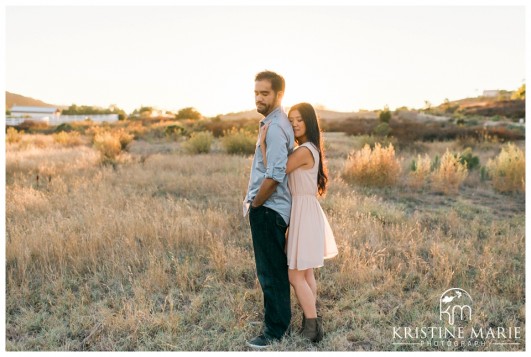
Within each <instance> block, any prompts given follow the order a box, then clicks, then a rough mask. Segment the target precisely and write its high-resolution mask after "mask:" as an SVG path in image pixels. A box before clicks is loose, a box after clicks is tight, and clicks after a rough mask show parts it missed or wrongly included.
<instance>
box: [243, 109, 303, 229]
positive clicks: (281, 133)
mask: <svg viewBox="0 0 531 357" xmlns="http://www.w3.org/2000/svg"><path fill="white" fill-rule="evenodd" d="M265 124H269V128H268V129H267V136H266V144H267V147H266V158H267V167H265V166H264V159H263V156H262V150H261V149H260V131H259V132H258V140H257V142H256V149H255V152H254V158H253V166H252V168H251V177H250V178H249V186H248V188H247V195H246V196H245V199H244V201H243V215H244V216H245V215H247V213H248V210H249V206H250V204H251V202H252V201H253V199H254V197H255V196H256V195H257V193H258V190H259V189H260V185H261V184H262V181H263V180H264V179H265V178H270V179H273V180H275V181H277V182H278V185H277V188H276V190H275V192H273V194H272V195H271V196H270V197H269V198H268V199H267V201H265V202H264V206H265V207H268V208H271V209H272V210H274V211H276V212H278V213H279V214H280V215H281V216H282V218H284V221H285V222H286V224H288V225H289V217H290V212H291V193H290V191H289V188H288V175H286V165H287V162H288V155H289V154H291V153H292V152H293V145H294V143H295V138H294V135H293V128H292V127H291V123H290V122H289V120H288V116H287V115H286V112H285V111H284V109H282V107H280V106H279V107H278V108H276V109H275V110H273V111H272V112H271V113H269V115H268V116H267V117H265V118H264V119H262V120H261V121H260V128H261V127H262V126H264V125H265Z"/></svg>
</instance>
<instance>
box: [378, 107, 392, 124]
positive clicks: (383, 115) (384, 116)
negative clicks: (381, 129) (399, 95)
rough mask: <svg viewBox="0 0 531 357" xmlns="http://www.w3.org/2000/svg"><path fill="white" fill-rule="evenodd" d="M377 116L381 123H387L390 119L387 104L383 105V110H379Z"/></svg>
mask: <svg viewBox="0 0 531 357" xmlns="http://www.w3.org/2000/svg"><path fill="white" fill-rule="evenodd" d="M379 117H380V121H381V122H382V123H389V121H390V120H391V112H390V111H389V106H387V105H386V106H385V107H384V110H382V111H381V112H380V116H379Z"/></svg>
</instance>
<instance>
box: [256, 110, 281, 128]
mask: <svg viewBox="0 0 531 357" xmlns="http://www.w3.org/2000/svg"><path fill="white" fill-rule="evenodd" d="M283 111H284V109H283V108H282V106H281V105H279V106H278V107H276V108H275V110H273V111H272V112H271V113H269V114H268V115H267V116H266V117H265V118H263V119H262V120H260V126H262V125H265V124H269V123H271V120H273V117H274V116H275V115H276V114H277V113H278V112H283Z"/></svg>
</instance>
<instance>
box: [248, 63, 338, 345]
mask: <svg viewBox="0 0 531 357" xmlns="http://www.w3.org/2000/svg"><path fill="white" fill-rule="evenodd" d="M284 89H285V82H284V78H283V77H282V76H280V75H278V74H277V73H274V72H270V71H264V72H260V73H258V74H257V75H256V78H255V91H254V93H255V102H256V109H257V111H258V112H259V113H260V114H262V115H264V116H265V118H263V119H262V120H261V121H260V131H259V138H258V141H257V145H256V151H255V154H254V159H253V164H252V168H251V177H250V179H249V187H248V190H247V195H246V197H245V199H244V202H243V204H244V206H243V214H244V216H245V215H247V213H248V214H249V222H250V225H251V234H252V239H253V249H254V255H255V262H256V271H257V275H258V280H259V282H260V286H261V287H262V292H263V294H264V320H265V326H264V330H263V332H262V333H261V334H260V335H259V336H257V337H255V338H253V339H252V340H250V341H247V345H248V346H250V347H253V348H257V349H260V348H265V347H268V346H269V345H270V344H271V343H272V342H273V341H275V340H280V339H281V338H282V337H283V336H284V334H285V333H286V332H287V330H288V327H289V325H290V320H291V305H290V284H291V285H292V286H293V288H294V289H295V294H296V295H297V299H298V300H299V304H300V305H301V307H302V310H303V326H302V329H301V331H300V332H301V333H302V334H303V336H305V337H307V338H308V339H310V340H311V341H312V342H319V341H320V340H321V339H322V338H323V328H322V320H321V317H320V316H318V314H317V310H316V299H317V284H316V281H315V276H314V273H313V268H318V267H321V266H323V262H324V259H327V258H332V257H334V256H336V255H337V247H336V243H335V241H334V235H333V233H332V230H331V229H330V225H329V224H328V221H327V219H326V216H325V214H324V212H323V210H322V209H321V206H320V205H319V201H317V197H316V196H317V194H319V195H323V194H324V193H325V191H326V184H327V181H328V177H327V170H326V166H325V163H324V162H323V158H324V152H323V147H324V145H323V139H322V137H321V132H320V129H319V122H318V120H317V115H316V113H315V110H314V108H313V107H312V106H311V105H310V104H308V103H300V104H297V105H295V106H293V107H291V108H290V111H289V113H288V115H286V113H285V112H284V110H283V109H282V107H281V102H282V97H283V95H284ZM295 143H297V144H298V146H297V147H296V148H295V150H294V144H295ZM288 186H289V187H288ZM288 225H289V230H288ZM286 231H287V232H288V233H287V237H286Z"/></svg>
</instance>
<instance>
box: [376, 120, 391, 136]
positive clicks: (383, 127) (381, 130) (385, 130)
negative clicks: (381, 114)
mask: <svg viewBox="0 0 531 357" xmlns="http://www.w3.org/2000/svg"><path fill="white" fill-rule="evenodd" d="M390 132H391V128H390V127H389V124H387V123H385V122H384V123H380V124H378V126H377V127H376V128H374V130H373V134H374V135H376V136H387V135H389V133H390Z"/></svg>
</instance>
